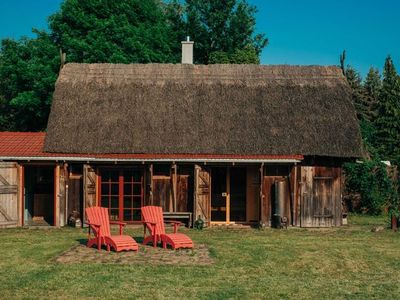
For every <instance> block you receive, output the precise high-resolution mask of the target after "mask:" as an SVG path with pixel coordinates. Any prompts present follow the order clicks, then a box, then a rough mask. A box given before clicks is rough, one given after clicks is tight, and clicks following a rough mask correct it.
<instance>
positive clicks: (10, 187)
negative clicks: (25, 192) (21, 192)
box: [0, 185, 18, 194]
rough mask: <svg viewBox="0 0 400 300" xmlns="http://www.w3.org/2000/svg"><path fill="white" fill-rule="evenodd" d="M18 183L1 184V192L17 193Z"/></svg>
mask: <svg viewBox="0 0 400 300" xmlns="http://www.w3.org/2000/svg"><path fill="white" fill-rule="evenodd" d="M17 192H18V186H17V185H7V186H0V194H17Z"/></svg>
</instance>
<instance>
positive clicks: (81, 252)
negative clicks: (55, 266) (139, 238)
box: [53, 244, 214, 266]
mask: <svg viewBox="0 0 400 300" xmlns="http://www.w3.org/2000/svg"><path fill="white" fill-rule="evenodd" d="M53 262H56V263H62V264H68V263H106V264H107V263H112V264H164V265H183V266H187V265H190V266H193V265H211V264H213V262H214V261H213V259H212V258H211V257H210V251H209V249H208V247H207V246H206V245H202V244H199V245H196V246H195V249H178V250H171V249H163V248H153V247H151V246H143V245H140V247H139V250H138V251H123V252H118V253H117V252H114V251H111V252H107V251H106V250H104V249H102V250H101V251H100V252H99V251H98V250H97V249H95V248H88V247H86V246H85V245H82V244H80V245H77V246H74V247H72V248H70V249H69V250H67V251H65V252H64V253H62V254H61V255H59V256H58V257H56V258H55V259H53Z"/></svg>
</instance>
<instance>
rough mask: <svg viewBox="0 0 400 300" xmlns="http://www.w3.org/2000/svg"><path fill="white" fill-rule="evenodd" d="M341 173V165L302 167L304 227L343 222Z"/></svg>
mask: <svg viewBox="0 0 400 300" xmlns="http://www.w3.org/2000/svg"><path fill="white" fill-rule="evenodd" d="M341 173H342V170H341V168H339V167H310V166H302V167H301V192H300V199H301V213H300V214H301V218H300V224H301V226H302V227H331V226H340V225H341V224H342V197H341V194H342V192H341V176H342V174H341Z"/></svg>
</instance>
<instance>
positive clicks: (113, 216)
mask: <svg viewBox="0 0 400 300" xmlns="http://www.w3.org/2000/svg"><path fill="white" fill-rule="evenodd" d="M110 220H111V221H118V220H119V217H118V209H111V210H110Z"/></svg>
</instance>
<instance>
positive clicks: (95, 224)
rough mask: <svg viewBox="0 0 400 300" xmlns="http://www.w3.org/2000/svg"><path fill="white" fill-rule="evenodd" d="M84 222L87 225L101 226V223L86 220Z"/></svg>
mask: <svg viewBox="0 0 400 300" xmlns="http://www.w3.org/2000/svg"><path fill="white" fill-rule="evenodd" d="M85 224H86V225H89V226H95V227H100V226H101V224H97V223H89V222H86V223H85Z"/></svg>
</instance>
